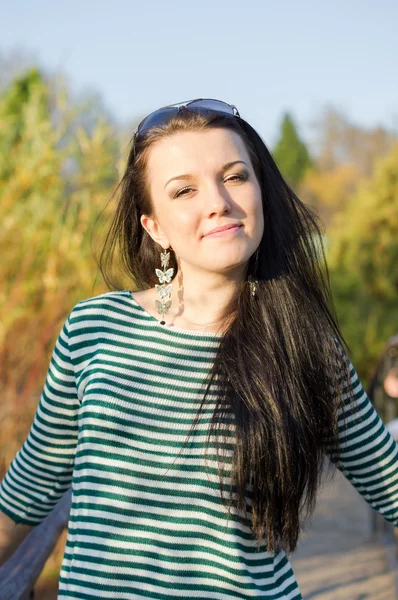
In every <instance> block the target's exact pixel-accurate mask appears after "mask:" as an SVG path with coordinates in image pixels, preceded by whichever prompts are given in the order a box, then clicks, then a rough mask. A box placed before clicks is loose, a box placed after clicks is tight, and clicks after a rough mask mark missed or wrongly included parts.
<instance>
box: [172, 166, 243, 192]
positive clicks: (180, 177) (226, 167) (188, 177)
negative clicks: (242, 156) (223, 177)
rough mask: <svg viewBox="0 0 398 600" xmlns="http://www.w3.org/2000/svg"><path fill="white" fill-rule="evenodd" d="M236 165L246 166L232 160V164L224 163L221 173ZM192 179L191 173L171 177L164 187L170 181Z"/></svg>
mask: <svg viewBox="0 0 398 600" xmlns="http://www.w3.org/2000/svg"><path fill="white" fill-rule="evenodd" d="M236 163H243V164H244V165H246V167H247V164H246V163H245V161H244V160H233V161H232V162H228V163H225V165H224V166H223V167H222V168H221V171H226V170H227V169H229V168H230V167H232V166H233V165H236ZM192 177H193V175H192V174H191V173H185V175H177V176H176V177H172V178H171V179H169V180H168V181H167V182H166V185H168V184H169V183H170V181H174V180H175V179H192ZM166 185H165V186H164V188H165V189H166Z"/></svg>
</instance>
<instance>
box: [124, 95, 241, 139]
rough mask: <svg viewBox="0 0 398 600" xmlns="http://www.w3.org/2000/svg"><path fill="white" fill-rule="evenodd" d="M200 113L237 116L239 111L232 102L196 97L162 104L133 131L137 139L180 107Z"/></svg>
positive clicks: (168, 118) (170, 116) (166, 120)
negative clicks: (175, 102)
mask: <svg viewBox="0 0 398 600" xmlns="http://www.w3.org/2000/svg"><path fill="white" fill-rule="evenodd" d="M188 106H189V108H190V109H192V110H195V111H198V112H200V113H202V114H205V115H208V114H210V113H214V112H218V113H220V112H221V113H225V114H227V115H231V116H236V117H239V116H240V115H239V112H238V109H237V108H236V106H234V105H233V104H227V103H226V102H223V101H222V100H214V99H212V98H196V99H195V100H187V101H185V102H177V104H169V105H168V106H162V107H161V108H158V109H157V110H155V111H154V112H151V113H150V114H149V115H147V116H146V117H145V118H144V119H143V120H142V121H141V122H140V124H139V125H138V127H137V129H136V131H135V132H134V135H135V139H136V140H137V139H138V138H139V137H140V136H141V135H142V134H143V133H144V132H145V131H146V130H148V129H150V128H151V127H156V126H158V125H165V124H166V123H167V122H168V121H169V120H170V119H171V118H172V117H173V116H174V115H175V114H176V113H178V111H179V110H180V108H182V107H188Z"/></svg>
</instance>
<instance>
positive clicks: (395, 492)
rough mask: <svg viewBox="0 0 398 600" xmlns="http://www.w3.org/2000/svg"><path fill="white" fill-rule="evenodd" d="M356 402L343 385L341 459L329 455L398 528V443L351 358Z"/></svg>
mask: <svg viewBox="0 0 398 600" xmlns="http://www.w3.org/2000/svg"><path fill="white" fill-rule="evenodd" d="M347 362H348V365H349V369H350V381H351V384H350V385H351V388H352V391H353V402H351V403H350V400H349V395H348V393H347V384H346V385H344V384H343V385H342V388H341V389H342V392H343V404H342V406H341V407H340V408H339V415H338V420H339V442H340V460H339V461H337V460H336V457H335V455H334V453H333V451H331V450H330V448H329V451H328V455H329V458H330V459H331V461H332V462H334V463H336V464H337V467H338V468H339V470H340V471H341V472H342V473H343V474H344V476H345V477H346V478H347V479H348V480H349V481H350V482H351V483H352V485H353V486H354V487H355V488H356V489H357V490H358V492H359V493H360V494H361V496H362V497H363V498H364V499H365V500H366V502H367V503H368V504H369V505H370V506H371V507H372V508H373V509H374V510H375V511H377V512H379V513H380V514H381V515H383V517H384V518H385V520H386V521H388V522H390V523H392V524H393V525H394V526H395V527H398V445H397V442H396V441H395V440H394V438H393V437H392V435H391V433H390V432H389V431H388V429H387V427H386V426H385V425H384V423H383V421H382V420H381V418H380V416H379V414H378V413H377V411H376V409H375V408H374V406H373V404H372V403H371V402H370V400H369V398H368V396H367V394H366V392H365V390H364V389H363V387H362V384H361V381H360V379H359V377H358V374H357V372H356V370H355V368H354V366H353V365H352V363H351V361H350V360H349V359H348V357H347Z"/></svg>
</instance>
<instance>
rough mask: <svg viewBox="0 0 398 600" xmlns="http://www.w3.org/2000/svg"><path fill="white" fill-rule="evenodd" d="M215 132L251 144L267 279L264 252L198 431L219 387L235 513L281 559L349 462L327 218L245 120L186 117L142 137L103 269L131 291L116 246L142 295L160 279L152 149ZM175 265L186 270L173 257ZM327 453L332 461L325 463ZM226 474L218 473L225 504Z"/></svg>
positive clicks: (344, 361)
mask: <svg viewBox="0 0 398 600" xmlns="http://www.w3.org/2000/svg"><path fill="white" fill-rule="evenodd" d="M211 127H217V128H220V127H227V128H229V129H232V130H233V131H235V132H237V133H238V134H239V135H240V136H241V138H242V140H243V141H244V143H245V144H246V147H247V150H248V152H249V154H250V158H251V161H252V164H253V167H254V170H255V173H256V176H257V178H258V181H259V183H260V186H261V191H262V203H263V211H264V235H263V238H262V240H261V243H260V247H259V256H258V265H257V270H256V272H255V273H254V271H253V269H254V260H253V257H254V255H253V256H252V257H251V259H250V260H249V261H248V265H247V276H249V275H250V274H251V275H253V276H254V277H255V279H256V280H257V289H256V297H255V298H252V296H251V291H250V286H249V285H248V283H247V278H246V279H245V281H244V282H243V285H242V287H241V289H240V290H239V293H238V294H237V295H236V297H235V298H234V299H233V301H231V302H232V304H231V305H229V306H228V307H227V309H226V313H225V314H226V315H231V314H232V315H233V318H232V319H231V318H230V319H229V321H228V327H227V329H226V330H225V331H224V334H223V336H222V337H221V341H220V345H219V348H218V349H217V354H216V359H215V361H214V364H213V367H212V369H211V372H210V374H209V383H208V386H207V389H206V392H205V394H204V397H203V400H202V404H201V406H200V409H199V411H198V414H197V415H196V419H195V420H194V424H195V423H197V420H198V418H199V413H200V411H201V410H202V408H203V406H204V403H205V400H206V395H207V392H208V390H209V388H210V385H211V382H212V380H213V379H214V380H215V381H216V382H217V384H218V388H219V390H220V393H219V394H217V396H218V398H217V404H216V408H215V411H214V414H213V417H212V421H211V428H210V434H209V439H210V435H212V436H213V437H214V434H218V438H217V435H216V440H218V442H217V457H218V459H219V449H220V447H222V448H225V446H226V442H228V441H230V438H228V439H227V438H226V437H225V429H224V430H222V428H221V427H220V425H221V423H223V422H224V417H227V418H228V416H231V415H232V416H233V420H234V427H235V433H236V444H235V450H234V455H233V461H232V465H231V470H230V471H229V473H230V477H231V496H230V506H232V505H234V506H235V507H236V509H237V510H238V514H239V512H240V511H242V512H243V513H244V517H243V518H242V522H243V523H246V524H248V525H249V526H250V527H251V529H252V531H253V534H254V536H255V538H256V539H257V549H259V545H260V543H261V542H262V541H265V543H266V545H267V549H268V551H270V552H274V551H279V550H281V549H282V550H284V551H285V552H286V553H290V552H292V551H293V550H295V548H296V546H297V541H298V538H299V534H300V530H301V524H300V519H301V517H302V516H303V512H304V509H305V517H307V516H308V515H310V514H311V513H312V512H313V510H314V508H315V503H316V496H317V490H318V487H319V485H320V483H321V478H322V474H324V473H326V471H327V472H330V471H329V467H331V466H332V465H333V464H334V463H335V464H338V461H339V441H338V428H337V416H338V409H339V407H340V406H341V405H342V401H343V394H342V388H343V387H344V386H348V390H347V389H346V390H345V391H346V393H348V398H349V400H350V401H353V394H352V390H351V386H350V371H349V361H348V357H347V354H346V353H345V352H344V350H343V345H344V347H345V348H346V350H347V351H349V348H348V345H347V344H346V342H345V340H344V338H343V336H342V334H341V332H340V329H339V325H338V320H337V316H336V314H335V309H334V306H333V299H332V294H331V289H330V279H329V271H328V268H327V264H326V259H325V253H324V246H323V242H322V232H321V227H320V225H319V222H320V219H319V217H318V216H317V215H316V214H315V213H314V212H312V210H311V209H310V208H309V207H307V206H306V205H305V204H304V203H303V202H302V201H301V200H300V199H299V198H298V197H297V196H296V195H295V194H294V192H293V191H292V190H291V189H290V188H289V186H288V185H287V183H286V182H285V181H284V179H283V177H282V175H281V173H280V171H279V170H278V168H277V166H276V164H275V162H274V160H273V158H272V156H271V154H270V152H269V151H268V150H267V148H266V146H265V144H264V142H263V141H262V139H261V137H260V136H259V135H258V134H257V133H256V131H255V130H254V129H253V128H252V127H251V126H250V125H249V124H248V123H247V122H246V121H244V120H243V119H240V118H237V117H229V116H224V115H215V114H214V113H213V114H212V115H209V116H204V115H203V114H198V113H195V112H193V111H190V110H189V109H181V110H180V112H179V114H178V115H176V117H175V118H174V119H173V120H172V121H170V122H169V123H167V125H165V126H162V127H156V128H154V129H152V130H151V132H150V135H149V136H147V137H145V138H143V139H141V140H139V141H134V138H133V141H132V145H131V149H130V152H129V156H128V160H127V166H126V169H125V173H124V175H123V177H122V179H121V181H120V183H119V186H118V188H117V190H116V191H118V190H119V188H120V195H119V199H118V204H117V208H116V211H115V213H114V217H113V220H112V223H111V226H110V228H109V231H108V234H107V237H106V240H105V243H104V246H103V249H102V252H101V256H100V261H99V266H100V269H101V272H102V275H103V277H104V279H105V281H106V283H107V285H108V287H109V288H110V289H112V288H113V289H120V288H121V286H120V285H119V283H116V284H115V283H114V280H113V279H112V277H111V275H110V273H111V270H112V268H113V260H114V251H115V249H116V247H117V249H118V251H119V257H118V258H119V259H120V260H121V263H122V267H123V271H124V272H125V273H126V274H127V275H128V277H129V279H130V280H131V279H132V280H133V281H134V282H135V285H136V286H137V288H138V289H147V288H150V287H154V285H155V283H158V282H157V278H156V275H155V268H159V251H160V250H161V248H160V247H159V246H158V245H157V244H156V243H155V242H154V241H153V240H152V238H151V236H150V235H149V234H148V233H147V231H146V230H145V229H144V228H143V227H142V225H141V223H140V216H141V215H142V214H147V215H150V214H153V211H152V205H151V198H150V195H149V190H148V188H149V186H148V179H147V158H148V152H149V150H150V148H151V146H152V145H153V144H155V143H156V142H157V141H158V140H160V139H162V138H164V137H165V136H169V135H172V134H174V133H176V132H179V131H203V130H205V129H208V128H211ZM170 259H171V264H170V265H169V266H171V267H173V268H174V273H175V274H177V272H178V263H177V259H176V256H175V254H174V252H171V253H170ZM222 431H224V436H223V435H222ZM188 437H189V436H188ZM187 439H188V438H187ZM220 442H221V443H220ZM327 451H328V453H329V456H330V458H331V460H332V462H328V461H325V455H326V453H327ZM224 460H225V455H224ZM328 465H329V466H328ZM224 466H225V463H223V467H222V468H221V469H220V470H219V473H220V488H221V497H222V498H223V477H224ZM325 467H327V469H326V470H325ZM232 491H235V492H236V497H235V499H234V500H232V497H233V495H232ZM248 496H249V497H251V517H247V509H248V504H247V498H248ZM242 512H241V514H242ZM249 512H250V503H249Z"/></svg>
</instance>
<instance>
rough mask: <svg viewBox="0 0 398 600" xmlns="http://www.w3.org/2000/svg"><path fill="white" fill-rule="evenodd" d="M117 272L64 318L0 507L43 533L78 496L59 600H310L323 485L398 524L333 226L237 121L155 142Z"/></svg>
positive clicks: (195, 105)
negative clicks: (334, 287)
mask: <svg viewBox="0 0 398 600" xmlns="http://www.w3.org/2000/svg"><path fill="white" fill-rule="evenodd" d="M116 250H117V255H116ZM116 258H117V259H119V261H120V259H121V264H122V266H123V267H124V269H125V272H126V273H127V275H128V277H129V279H130V280H131V281H132V282H133V281H134V285H135V286H136V287H137V288H138V290H139V291H134V292H132V291H131V290H129V289H121V288H123V285H119V283H118V282H117V281H116V280H114V279H113V277H112V268H113V267H114V264H115V262H116ZM100 267H101V271H102V273H103V275H104V278H105V281H106V282H107V283H108V286H109V288H110V289H111V290H112V291H109V292H107V293H104V294H101V295H98V296H95V297H92V298H89V299H85V300H82V301H80V302H78V303H77V304H76V305H75V306H74V307H73V309H72V310H71V312H70V314H69V315H68V317H67V319H66V321H65V323H64V326H63V328H62V330H61V332H60V334H59V337H58V339H57V342H56V345H55V348H54V352H53V356H52V359H51V363H50V366H49V370H48V375H47V379H46V382H45V385H44V389H43V393H42V397H41V399H40V403H39V406H38V409H37V413H36V415H35V419H34V422H33V424H32V427H31V430H30V432H29V435H28V437H27V439H26V441H25V443H24V445H23V446H22V448H21V450H20V451H19V453H18V454H17V456H16V457H15V459H14V460H13V462H12V463H11V465H10V467H9V470H8V472H7V474H6V476H5V478H4V479H3V482H2V485H1V488H0V508H1V510H2V511H3V515H4V516H5V517H6V518H8V519H10V520H12V522H13V523H18V524H21V525H23V526H31V527H32V526H35V525H37V524H39V523H40V522H42V521H43V519H44V518H45V517H46V515H47V514H48V513H49V512H50V511H51V509H52V508H53V507H54V505H55V504H56V503H57V501H58V500H59V499H60V497H61V496H62V495H63V494H64V493H65V492H66V490H67V489H68V488H69V486H72V506H71V511H70V518H69V523H68V535H67V541H66V547H65V555H64V558H63V562H62V568H61V574H60V583H59V596H58V597H59V598H70V599H71V598H73V599H77V598H79V599H89V598H90V599H92V598H94V597H97V598H101V599H110V598H112V599H119V600H135V599H138V598H142V599H144V598H145V599H146V600H149V599H153V600H155V599H156V600H171V599H175V598H187V597H193V598H197V599H203V600H204V599H206V600H210V599H214V600H215V599H217V600H223V599H227V598H228V599H232V598H237V599H238V598H240V599H244V598H267V599H272V600H276V599H293V598H294V599H298V598H301V595H300V591H299V587H298V584H297V581H296V578H295V576H294V573H293V571H292V567H291V564H290V562H289V558H288V557H289V555H290V554H291V553H292V552H293V551H294V550H295V548H296V545H297V541H298V539H299V535H300V531H301V527H302V523H303V519H304V518H305V517H306V516H308V515H309V514H311V512H312V511H313V508H314V505H315V501H316V495H317V489H318V487H319V484H320V482H321V476H322V474H323V473H326V472H328V473H330V472H333V471H330V470H326V469H325V468H326V467H331V466H333V467H335V466H336V467H338V468H339V469H340V470H341V471H342V472H343V473H344V474H345V475H346V477H347V478H348V479H349V480H350V481H351V482H352V484H353V485H354V486H355V487H356V488H357V489H358V491H359V492H360V493H361V494H362V495H363V497H364V498H365V499H366V500H367V501H368V502H369V504H370V505H371V506H372V507H373V508H374V509H375V510H376V511H379V512H380V513H381V514H383V515H384V517H385V519H386V520H387V521H389V522H391V523H393V524H394V525H398V461H397V456H398V447H397V444H396V442H395V441H394V440H393V438H392V437H391V435H390V434H389V432H388V431H387V429H386V427H385V426H384V424H383V423H382V421H381V419H380V417H379V416H378V414H377V413H376V411H375V410H374V408H373V406H372V405H371V403H370V401H369V399H368V397H367V395H366V394H365V392H364V390H363V388H362V385H361V382H360V380H359V379H358V375H357V373H356V371H355V369H354V367H353V365H352V363H351V361H350V360H349V358H348V356H347V352H348V350H349V349H348V346H347V344H346V343H345V341H344V339H343V336H342V334H341V332H340V330H339V326H338V323H337V318H336V316H335V311H334V308H333V300H332V297H331V293H330V286H329V276H328V270H327V265H326V261H325V257H324V250H323V245H322V238H321V232H320V227H319V225H318V223H317V217H316V215H315V214H313V213H312V212H311V211H310V209H309V208H308V207H306V206H305V205H304V204H303V203H302V202H301V201H300V200H299V198H298V197H297V196H296V195H295V194H294V192H293V191H292V190H291V189H290V188H289V186H288V185H287V184H286V182H285V181H284V179H283V178H282V176H281V174H280V172H279V170H278V168H277V166H276V164H275V162H274V160H273V159H272V156H271V155H270V153H269V151H268V150H267V148H266V146H265V144H264V142H263V141H262V139H261V138H260V136H259V135H258V134H257V133H256V131H255V130H254V129H253V128H252V127H251V126H250V125H249V124H248V123H247V122H246V121H245V120H243V119H242V118H241V117H240V115H239V113H238V110H237V109H236V107H234V106H230V105H228V104H226V103H224V102H221V101H218V100H208V99H199V100H194V101H190V102H183V103H179V104H178V105H173V106H169V107H162V108H161V109H159V110H157V111H155V112H154V113H151V114H150V115H149V116H148V117H146V118H145V119H144V120H143V121H142V122H141V123H140V125H139V127H138V130H137V132H135V135H134V138H133V142H132V147H131V151H130V154H129V157H128V163H127V167H126V171H125V174H124V176H123V178H122V181H121V183H120V196H119V201H118V206H117V210H116V212H115V215H114V220H113V222H112V225H111V228H110V230H109V233H108V236H107V238H106V243H105V246H104V249H103V252H102V254H101V259H100ZM344 347H345V349H346V351H347V352H346V351H345V350H344ZM327 458H329V459H330V461H328V460H326V459H327Z"/></svg>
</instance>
